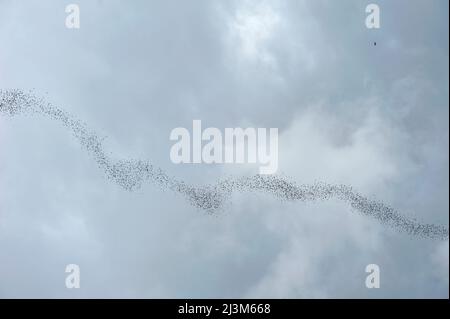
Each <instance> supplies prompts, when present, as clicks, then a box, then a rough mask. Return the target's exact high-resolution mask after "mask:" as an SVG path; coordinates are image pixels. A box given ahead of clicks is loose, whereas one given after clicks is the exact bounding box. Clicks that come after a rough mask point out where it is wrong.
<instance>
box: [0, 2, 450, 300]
mask: <svg viewBox="0 0 450 319" xmlns="http://www.w3.org/2000/svg"><path fill="white" fill-rule="evenodd" d="M372 2H374V3H377V4H379V6H380V8H381V28H380V29H377V30H374V29H367V28H366V26H365V18H366V13H365V7H366V5H367V4H368V3H370V1H356V0H355V1H350V0H345V1H324V0H314V1H313V0H307V1H306V0H305V1H297V0H295V1H294V0H292V1H210V0H203V1H113V0H111V1H109V0H108V1H101V0H97V1H91V0H89V1H88V0H86V1H71V2H69V1H56V0H54V1H48V0H45V1H20V2H19V1H12V0H0V89H9V88H19V89H23V90H27V89H32V88H33V89H35V92H36V93H38V94H40V95H43V96H45V97H46V98H47V99H48V100H49V101H51V102H52V103H54V104H55V105H58V106H60V107H61V108H63V109H65V110H67V111H69V112H71V113H72V114H74V115H76V116H77V117H78V118H80V119H82V120H84V121H85V122H86V123H88V124H89V126H90V127H92V128H94V129H95V130H97V132H99V134H101V135H102V136H105V137H106V139H105V141H104V143H105V147H106V149H107V151H108V152H110V153H111V154H113V156H114V157H116V158H125V159H127V158H141V159H148V160H150V161H151V162H152V163H154V164H155V165H157V166H159V167H161V168H163V169H164V170H166V171H167V172H168V173H169V174H170V175H174V176H178V177H181V178H184V179H186V180H187V181H189V182H191V183H194V184H199V185H202V184H205V183H213V182H215V181H216V180H217V179H218V178H220V177H221V176H224V175H241V174H254V173H256V172H257V171H256V170H254V168H253V167H246V166H242V165H206V164H205V165H190V164H185V165H176V164H173V163H172V162H171V161H170V158H169V151H170V148H171V146H172V144H173V142H171V141H170V140H169V134H170V131H171V130H172V129H173V128H175V127H180V126H181V127H186V128H188V129H191V126H192V120H193V119H200V120H202V124H203V125H204V126H205V127H206V126H213V127H217V128H220V129H223V128H225V127H266V128H269V127H277V128H278V129H279V144H280V145H279V166H278V171H279V173H283V174H285V175H288V176H291V177H292V178H293V179H295V180H296V181H298V182H299V183H312V182H315V181H322V182H328V183H342V184H347V185H352V186H353V187H354V188H355V189H357V190H358V191H359V192H361V193H363V194H365V195H367V196H369V197H370V198H373V199H377V200H381V201H383V202H386V203H388V204H389V205H391V206H392V207H395V208H396V209H397V210H399V211H400V212H402V213H403V214H405V215H407V216H409V217H413V218H417V219H418V220H419V221H421V222H425V223H437V224H444V225H448V216H449V215H448V212H449V196H448V193H449V178H448V176H449V157H448V156H449V155H448V154H449V122H448V121H449V91H448V86H449V73H448V68H449V42H448V37H449V34H448V21H449V20H448V19H449V17H448V10H449V8H448V5H449V4H448V1H446V0H432V1H429V0H428V1H426V0H420V1H419V0H417V1H411V0H408V1H406V0H395V1H381V0H378V1H372ZM69 3H77V4H79V6H80V11H81V12H80V13H81V16H80V18H81V19H80V22H81V27H80V29H78V30H75V29H67V28H66V27H65V18H66V13H65V11H64V10H65V6H66V5H67V4H69ZM374 42H376V45H374ZM448 251H449V243H448V241H435V240H428V239H420V238H415V237H411V236H408V235H406V234H401V233H397V232H396V231H395V230H393V229H390V228H385V227H383V226H382V225H380V224H379V222H378V221H377V220H374V219H370V218H367V217H364V216H361V215H359V214H357V213H355V212H354V211H352V210H351V208H350V207H349V206H348V205H347V204H345V203H342V202H339V201H335V200H330V201H326V202H314V203H299V202H298V203H283V202H280V201H278V200H276V199H273V198H271V197H268V196H266V195H264V194H234V196H233V203H232V205H231V206H230V207H227V209H226V210H225V211H224V212H223V213H222V214H221V215H219V216H210V215H208V214H206V213H204V212H203V211H200V210H198V209H196V208H193V207H191V206H190V205H189V204H188V203H187V202H186V201H185V200H184V199H183V198H182V197H181V196H177V195H175V194H173V193H171V192H162V191H161V190H160V189H159V188H157V187H155V186H153V185H152V184H146V185H145V186H144V187H143V188H142V189H140V190H138V191H136V192H128V191H126V190H123V189H122V188H120V187H119V186H118V185H116V184H115V183H113V182H111V181H110V180H108V179H107V178H106V177H105V175H104V173H103V172H102V170H99V169H98V167H97V165H96V163H95V161H93V160H92V158H91V157H90V156H89V154H87V153H85V152H84V151H83V150H82V148H81V147H80V145H79V144H78V142H77V140H76V139H75V138H73V136H72V135H71V134H70V132H68V131H67V130H66V129H64V127H62V126H61V125H60V124H59V123H57V122H52V121H50V120H48V119H45V118H42V117H39V116H36V117H31V116H28V117H27V116H23V117H16V118H12V119H5V118H2V117H0V297H13V298H14V297H63V298H71V297H139V298H152V297H153V298H161V297H169V298H170V297H172V298H175V297H177V298H178V297H179V298H187V297H192V298H194V297H197V298H201V297H236V298H237V297H265V298H271V297H273V298H279V297H287V298H327V297H331V298H345V297H356V298H380V297H395V298H400V297H401V298H408V297H425V298H429V297H439V298H448V296H449V295H448V287H449V282H448V280H449V273H448V266H449V265H448V264H449V255H448V254H449V252H448ZM372 263H375V264H378V265H379V266H380V270H381V288H379V289H367V288H366V286H365V278H366V275H367V274H366V273H365V267H366V265H367V264H372ZM67 264H78V265H79V266H80V268H81V288H80V289H67V288H66V287H65V278H66V273H65V272H64V271H65V266H66V265H67Z"/></svg>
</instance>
